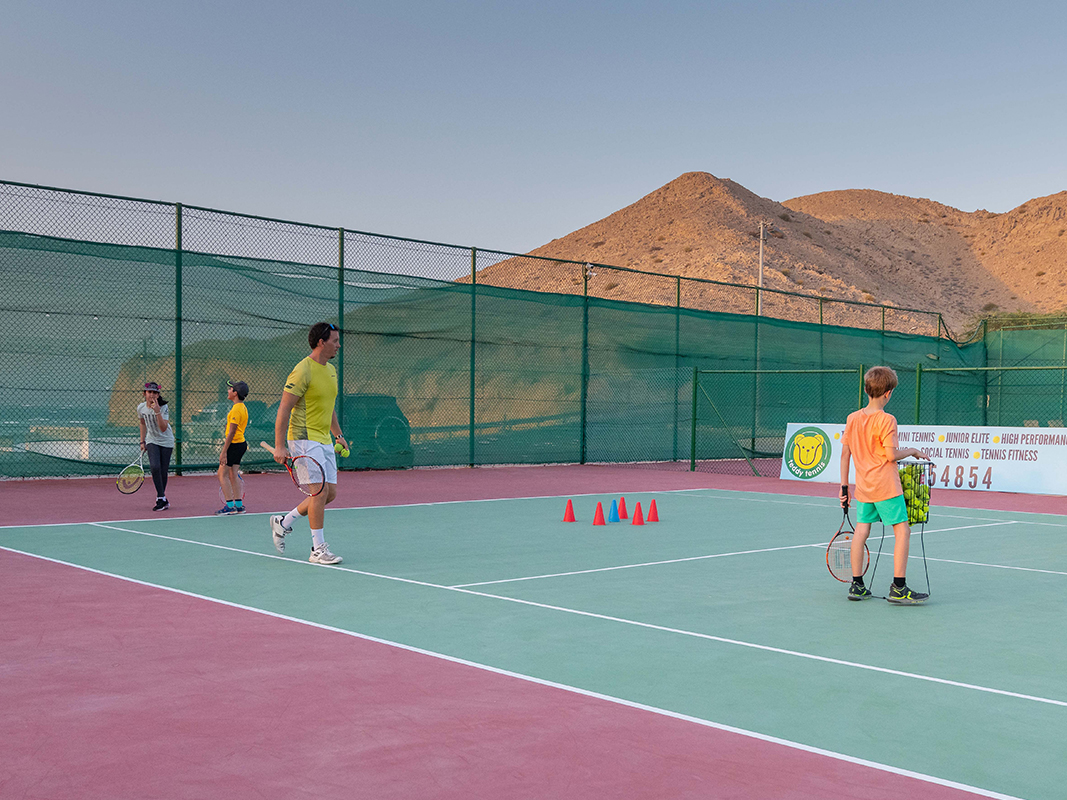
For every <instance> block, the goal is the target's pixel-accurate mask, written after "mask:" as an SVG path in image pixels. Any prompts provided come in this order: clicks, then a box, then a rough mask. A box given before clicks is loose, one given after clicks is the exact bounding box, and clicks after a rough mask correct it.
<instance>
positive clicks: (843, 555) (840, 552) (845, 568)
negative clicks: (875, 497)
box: [826, 501, 871, 583]
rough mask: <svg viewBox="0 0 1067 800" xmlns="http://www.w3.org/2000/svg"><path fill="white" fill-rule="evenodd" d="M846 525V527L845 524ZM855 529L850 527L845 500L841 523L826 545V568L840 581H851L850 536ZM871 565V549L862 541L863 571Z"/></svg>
mask: <svg viewBox="0 0 1067 800" xmlns="http://www.w3.org/2000/svg"><path fill="white" fill-rule="evenodd" d="M846 524H847V525H848V527H847V528H846V527H845V525H846ZM855 534H856V529H855V528H853V527H852V520H851V519H850V518H849V516H848V502H847V501H846V502H845V513H844V514H843V515H842V519H841V525H840V526H838V528H837V533H835V534H834V538H833V539H831V540H830V544H829V545H827V547H826V568H827V569H828V570H830V574H831V575H833V576H834V577H835V578H837V579H838V580H839V581H841V582H842V583H852V577H853V576H852V537H853V536H855ZM870 565H871V551H870V550H868V549H867V543H866V542H864V543H863V572H861V573H860V575H866V574H867V567H869V566H870Z"/></svg>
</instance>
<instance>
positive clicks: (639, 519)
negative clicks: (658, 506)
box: [630, 503, 645, 525]
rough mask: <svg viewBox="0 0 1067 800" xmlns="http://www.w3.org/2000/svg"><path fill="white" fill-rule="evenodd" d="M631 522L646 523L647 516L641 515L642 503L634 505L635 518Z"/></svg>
mask: <svg viewBox="0 0 1067 800" xmlns="http://www.w3.org/2000/svg"><path fill="white" fill-rule="evenodd" d="M630 524H631V525H644V524H645V518H644V517H642V516H641V504H640V503H638V504H637V505H636V506H634V519H633V522H631V523H630Z"/></svg>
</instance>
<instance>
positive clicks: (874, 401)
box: [841, 367, 930, 605]
mask: <svg viewBox="0 0 1067 800" xmlns="http://www.w3.org/2000/svg"><path fill="white" fill-rule="evenodd" d="M897 383H898V381H897V373H896V372H894V371H893V370H892V369H890V368H889V367H871V368H870V369H869V370H867V374H866V375H864V376H863V389H864V391H865V392H866V393H867V398H868V400H867V407H866V408H861V409H860V410H859V411H854V412H853V413H851V414H849V415H848V421H847V422H846V423H845V433H844V435H843V436H842V437H841V506H842V507H843V508H844V507H846V506H847V504H848V500H849V493H848V470H849V462H850V460H852V459H855V461H856V519H857V525H856V535H855V536H854V537H852V585H851V586H849V588H848V599H849V600H866V599H867V598H868V597H871V590H870V589H868V588H867V587H866V586H864V585H863V546H864V545H865V544H866V543H867V537H868V536H869V535H870V533H871V524H872V523H874V522H878V521H879V520H881V522H882V524H883V525H886V526H888V527H892V528H893V539H894V542H895V543H894V545H893V585H892V586H891V587H890V589H889V596H888V597H887V598H886V600H888V601H889V602H890V603H895V604H897V605H917V604H919V603H924V602H926V599H927V598H928V597H929V596H930V595H928V594H926V593H924V592H913V591H912V590H911V589H909V588H908V587H907V585H906V583H905V582H904V577H905V575H906V573H907V569H908V545H909V541H910V538H911V528H910V527H909V526H908V509H907V506H906V505H905V503H904V490H903V489H902V488H901V486H900V475H899V474H898V472H897V462H898V461H900V460H901V459H902V458H909V457H914V458H921V459H924V460H926V461H929V460H930V456H928V455H927V454H926V453H924V452H923V451H922V450H916V449H915V448H914V447H909V448H907V449H906V450H901V449H900V448H899V447H897V420H896V418H895V417H894V416H893V415H892V414H887V413H886V412H885V406H886V403H888V402H889V400H890V398H891V397H892V396H893V390H894V389H895V388H896V387H897Z"/></svg>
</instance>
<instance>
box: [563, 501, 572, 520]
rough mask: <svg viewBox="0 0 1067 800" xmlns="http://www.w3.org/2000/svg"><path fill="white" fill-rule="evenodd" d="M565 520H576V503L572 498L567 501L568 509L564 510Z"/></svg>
mask: <svg viewBox="0 0 1067 800" xmlns="http://www.w3.org/2000/svg"><path fill="white" fill-rule="evenodd" d="M563 521H564V522H574V504H573V503H571V501H570V500H568V501H567V509H566V511H564V512H563Z"/></svg>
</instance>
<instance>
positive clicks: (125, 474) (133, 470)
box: [115, 450, 144, 494]
mask: <svg viewBox="0 0 1067 800" xmlns="http://www.w3.org/2000/svg"><path fill="white" fill-rule="evenodd" d="M142 483H144V450H142V451H141V457H140V458H139V459H138V460H137V461H135V462H133V463H132V464H130V466H128V467H126V468H125V469H124V470H122V472H120V473H119V477H118V480H116V481H115V484H116V485H117V486H118V487H119V491H120V492H122V493H123V494H133V493H134V492H136V491H137V490H138V489H140V488H141V484H142Z"/></svg>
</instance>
